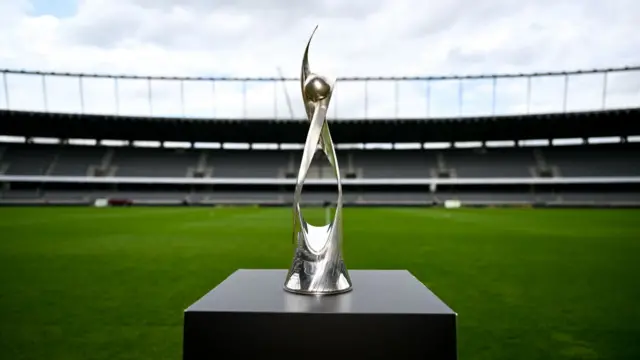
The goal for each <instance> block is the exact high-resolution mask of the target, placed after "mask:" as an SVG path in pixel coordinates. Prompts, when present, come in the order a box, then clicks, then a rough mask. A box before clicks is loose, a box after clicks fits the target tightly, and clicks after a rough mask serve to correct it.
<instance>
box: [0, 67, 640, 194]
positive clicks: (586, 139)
mask: <svg viewBox="0 0 640 360" xmlns="http://www.w3.org/2000/svg"><path fill="white" fill-rule="evenodd" d="M0 72H1V74H2V81H3V95H4V96H2V98H3V105H4V107H3V109H2V110H0V135H1V136H2V139H3V142H2V143H0V183H1V184H2V185H1V188H0V204H4V205H16V204H18V205H21V204H66V205H72V204H75V205H88V204H95V202H96V200H100V199H110V201H111V202H113V203H123V204H147V205H149V204H163V205H166V204H188V205H211V204H262V205H288V204H290V202H291V200H292V196H293V195H292V194H293V184H294V176H295V174H296V172H297V168H298V165H299V162H300V156H301V150H300V148H301V144H300V143H301V142H302V141H303V140H304V139H305V135H306V131H307V123H306V122H305V120H304V119H302V117H301V116H300V117H298V116H296V110H295V108H296V107H295V106H292V105H291V103H292V99H291V98H294V100H295V99H297V96H291V97H289V93H288V92H287V91H286V88H287V86H289V85H287V84H293V85H294V86H295V83H296V81H297V79H286V78H252V79H239V78H166V77H164V78H153V77H124V76H121V77H119V76H105V75H92V74H58V73H40V72H25V71H10V70H2V71H0ZM638 75H640V67H633V68H632V67H629V68H619V69H603V70H590V71H578V72H559V73H545V74H510V75H487V76H452V77H420V78H418V77H416V78H344V79H341V80H339V81H342V82H345V83H355V84H360V85H363V88H364V92H363V98H362V99H361V100H362V103H363V104H364V105H363V107H362V108H361V109H360V110H358V111H354V110H353V106H351V107H347V108H345V107H342V108H340V107H339V106H340V103H339V102H338V110H335V113H334V116H333V118H332V119H330V120H329V126H330V127H331V133H332V135H333V139H334V141H335V142H336V143H337V144H338V158H339V163H340V166H341V171H342V172H343V174H342V177H343V179H344V180H343V185H344V193H345V194H344V195H345V205H347V206H350V205H351V206H354V205H371V204H376V205H382V204H389V205H417V206H440V205H443V204H457V205H459V204H462V205H463V206H465V205H468V206H475V205H477V206H486V205H503V206H504V205H516V206H638V205H640V122H639V121H638V117H639V115H640V91H638V89H636V90H634V89H631V90H629V86H627V85H624V84H632V86H635V85H633V84H637V83H640V82H638V81H637V80H638V79H640V76H638ZM582 77H590V78H591V79H595V80H597V81H595V82H593V81H592V83H591V85H590V86H589V87H588V88H586V87H578V88H577V89H575V90H574V92H575V95H574V93H572V91H571V90H570V89H572V87H571V84H572V82H576V83H578V84H580V83H581V81H583V80H581V79H582ZM614 77H618V79H619V81H621V84H623V85H621V86H613V85H612V83H613V80H612V79H613V78H614ZM17 78H23V79H29V81H32V82H34V81H33V80H34V79H35V80H36V81H35V83H36V84H41V86H40V87H39V88H38V87H30V88H29V87H26V86H23V85H20V84H21V83H20V82H19V81H17V80H16V79H17ZM54 78H56V79H64V81H66V83H65V85H61V87H60V88H57V89H56V88H52V87H51V84H52V82H53V80H52V79H54ZM543 78H552V79H556V80H558V82H559V84H560V88H559V89H560V90H559V92H558V95H557V96H556V95H554V96H552V97H551V98H552V99H553V100H554V101H555V103H556V104H559V106H557V107H555V108H553V107H544V106H543V107H539V108H538V111H536V109H534V108H535V104H536V102H535V101H534V100H533V98H534V97H535V96H534V92H533V90H532V84H536V83H537V82H538V81H539V79H543ZM92 80H96V81H97V80H100V81H104V82H108V83H110V84H113V87H112V89H115V92H110V93H109V94H111V95H113V96H112V97H113V100H114V101H113V103H114V104H115V105H114V108H113V109H111V110H108V109H107V110H105V109H104V107H103V108H101V109H100V111H97V110H92V109H91V108H90V107H89V106H88V103H87V99H88V98H89V97H90V96H89V94H90V93H97V94H101V92H100V91H98V90H100V89H102V90H104V89H103V88H95V89H94V90H95V91H93V90H87V89H88V88H89V86H88V85H87V84H88V82H90V81H92ZM502 80H505V81H518V82H520V83H522V84H523V89H524V91H521V93H522V94H523V95H524V96H522V98H521V99H520V100H519V102H513V101H512V100H511V102H507V103H506V105H505V106H500V104H499V102H498V98H499V96H498V95H499V94H507V95H509V94H511V93H512V92H514V90H513V87H511V86H507V87H506V88H505V89H503V90H500V88H499V87H498V84H499V83H500V82H501V81H502ZM128 81H129V82H134V81H135V82H138V83H140V82H141V83H142V88H141V89H143V90H146V92H144V91H143V92H142V93H141V92H140V91H138V92H136V91H134V92H132V93H131V94H137V95H135V96H134V95H127V94H121V92H120V89H121V88H122V87H124V86H125V85H124V84H125V83H126V82H128ZM157 82H161V83H162V82H168V83H171V84H173V88H177V89H179V90H178V92H177V93H176V98H177V99H178V101H177V106H176V107H175V109H173V110H171V111H166V112H165V113H162V112H159V110H158V107H157V106H155V107H154V105H155V104H156V103H157V102H158V101H155V100H154V95H153V94H158V93H159V92H158V91H156V92H154V88H153V85H152V84H154V83H157ZM379 82H385V83H388V84H390V85H389V86H388V87H389V89H391V91H390V93H391V94H392V95H391V96H389V97H388V98H387V99H388V100H387V103H388V104H387V103H385V106H386V109H387V110H388V111H386V112H385V111H382V110H381V111H378V110H377V109H383V108H384V107H385V106H381V105H380V100H379V99H378V98H376V97H375V96H374V95H371V96H369V95H368V94H369V92H368V90H367V89H369V88H371V87H374V86H376V85H375V84H377V83H379ZM444 82H446V83H451V84H453V87H454V89H455V91H454V92H453V95H452V94H447V93H446V92H445V91H443V92H445V94H444V95H442V96H441V97H442V98H444V99H446V100H443V101H441V102H440V103H445V104H447V106H446V107H445V111H443V112H441V114H440V115H437V114H433V112H432V110H433V106H432V105H433V103H434V102H435V101H436V100H433V99H437V98H438V95H437V93H436V92H435V90H434V89H436V88H437V87H438V84H441V83H444ZM476 82H477V83H480V84H476ZM187 83H198V84H205V85H206V87H207V88H212V89H213V88H215V85H216V84H229V83H231V84H240V86H239V88H240V89H242V90H241V91H240V92H238V94H239V95H238V96H239V97H240V100H239V101H236V102H235V103H234V104H235V105H234V106H235V107H236V108H238V109H240V114H236V115H235V116H222V115H215V113H216V112H215V111H211V112H210V113H208V112H207V111H203V110H202V108H199V111H197V112H194V113H191V112H189V111H187V110H188V109H187V107H188V106H187V102H188V101H187V99H188V98H189V96H188V94H187V90H185V89H186V88H187ZM253 83H259V84H262V85H261V86H263V88H264V86H267V87H269V88H273V89H274V90H273V96H272V97H273V99H270V100H265V101H262V104H263V103H266V102H270V101H271V100H273V101H271V102H272V104H273V107H272V109H270V110H265V109H266V108H265V107H264V106H263V107H262V108H261V109H262V110H260V111H258V112H257V113H256V112H254V116H250V113H251V109H252V106H253V105H252V104H253V103H252V99H253V98H254V96H253V95H252V94H251V91H252V90H251V86H250V85H248V84H253ZM406 83H408V84H409V86H411V87H413V88H415V87H416V86H418V85H420V86H422V87H421V89H423V90H424V93H423V95H424V96H423V99H422V100H424V102H425V103H426V106H422V105H420V106H418V105H416V104H415V103H411V104H406V103H404V102H403V95H402V94H401V91H400V90H399V89H401V88H402V86H404V85H403V84H406ZM12 84H13V85H12ZM16 84H18V85H16ZM69 84H72V85H69ZM145 84H146V86H145ZM264 84H268V85H264ZM103 85H104V84H103ZM210 85H211V86H210ZM280 85H283V86H282V89H284V91H279V90H278V88H279V86H280ZM70 86H72V87H70ZM358 86H359V85H358ZM625 86H627V87H626V88H625ZM218 87H220V86H218ZM72 88H73V89H75V90H74V91H75V92H76V93H77V94H78V96H77V97H73V96H70V95H69V93H70V91H71V90H70V89H72ZM545 89H546V88H545ZM212 91H213V90H212ZM219 91H220V90H219ZM256 91H258V90H256ZM634 91H635V93H634ZM585 92H586V93H589V92H590V93H591V94H597V96H590V97H588V96H587V97H586V98H585V99H584V100H583V101H580V102H579V104H581V105H582V107H577V108H571V107H570V104H571V103H572V102H571V99H572V98H573V99H575V98H577V97H580V96H581V94H583V93H585ZM60 93H62V95H63V96H62V97H60ZM103 93H104V92H103ZM160 93H161V94H162V92H160ZM280 93H282V95H279V94H280ZM24 94H30V97H29V96H27V97H25V95H24ZM36 94H41V99H42V102H41V104H40V105H41V106H40V107H38V106H34V105H33V102H31V103H30V102H29V101H25V100H22V102H21V100H20V99H21V97H22V99H31V100H33V98H35V97H36V96H35V95H36ZM295 94H298V92H296V93H295ZM479 94H484V95H483V96H479ZM629 94H631V95H629ZM634 94H635V95H634ZM94 95H95V94H94ZM465 95H466V96H465ZM56 96H58V97H60V98H61V99H62V101H61V103H62V104H65V105H66V106H67V107H66V108H65V109H61V108H60V107H56V106H54V105H55V103H54V102H52V99H54V98H55V97H56ZM104 96H107V95H106V93H104ZM136 96H137V98H138V100H139V101H138V102H137V103H136V104H138V105H139V104H140V103H143V104H146V105H148V107H147V108H146V109H145V108H144V106H143V107H140V106H137V107H136V106H133V107H132V108H136V109H137V110H139V111H138V113H127V112H126V111H123V110H122V105H123V104H124V103H125V102H126V101H127V100H130V98H131V97H136ZM156 96H159V97H160V103H163V102H167V99H168V98H170V96H169V97H167V96H168V95H166V92H165V93H164V95H156ZM200 96H201V97H202V95H200ZM263 97H264V96H263ZM336 97H338V98H339V97H340V94H337V95H336ZM414 97H415V96H414ZM212 98H213V97H212ZM479 98H480V100H482V101H479V100H478V99H479ZM70 99H71V100H70ZM283 99H284V101H285V102H286V104H285V106H284V108H285V109H287V108H288V111H285V113H287V112H288V115H286V116H283V115H282V112H283V110H282V109H283V106H282V104H280V102H281V101H283ZM465 99H469V100H468V103H467V102H465ZM621 99H622V100H624V99H626V102H625V101H622V100H621ZM207 101H208V100H207V99H204V100H202V102H203V103H205V104H206V103H207ZM229 102H232V103H233V101H229ZM293 103H294V104H295V103H296V101H293ZM69 104H74V105H73V106H69ZM403 104H404V105H403ZM611 104H613V105H611ZM263 105H264V104H263ZM74 106H75V107H74ZM260 106H262V105H259V106H256V108H260ZM141 108H142V110H140V109H141ZM416 108H420V110H419V111H417V110H416ZM176 109H177V110H176ZM339 109H343V110H342V112H340V110H339ZM270 111H271V112H270ZM134 112H135V111H134ZM380 114H382V115H380ZM387 115H388V116H387ZM331 178H332V177H331V174H330V171H329V167H328V164H323V163H321V162H320V159H318V162H314V165H313V167H312V169H311V170H310V172H309V179H308V180H307V182H306V184H308V185H307V186H306V187H305V194H304V195H303V197H304V201H305V203H307V204H309V205H313V204H322V203H326V202H330V201H333V200H335V197H336V195H335V191H334V190H333V189H334V188H335V187H334V186H332V185H333V184H334V182H335V180H332V179H331Z"/></svg>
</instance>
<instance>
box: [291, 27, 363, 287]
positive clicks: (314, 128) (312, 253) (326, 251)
mask: <svg viewBox="0 0 640 360" xmlns="http://www.w3.org/2000/svg"><path fill="white" fill-rule="evenodd" d="M317 28H318V27H317V26H316V28H315V29H314V30H313V33H312V34H311V37H310V38H309V41H308V42H307V47H306V49H305V51H304V56H303V58H302V71H301V74H300V85H301V90H302V99H303V101H304V107H305V110H306V114H307V118H308V120H309V132H308V133H307V139H306V141H305V144H304V150H303V153H302V161H301V162H300V169H299V170H298V175H297V177H296V187H295V192H294V197H293V241H294V244H295V254H294V258H293V262H292V264H291V268H290V269H289V271H288V273H287V276H286V279H285V283H284V289H285V290H286V291H289V292H292V293H297V294H307V295H330V294H339V293H344V292H348V291H349V290H351V289H352V284H351V278H350V277H349V273H348V271H347V268H346V267H345V264H344V260H343V259H342V184H341V181H340V169H339V166H338V158H337V157H336V151H335V147H334V144H333V140H332V139H331V133H330V132H329V125H328V124H327V111H328V108H329V103H330V101H331V95H332V93H333V90H334V88H335V83H336V80H335V79H328V78H326V77H324V76H321V75H318V74H315V73H313V72H311V70H309V59H308V55H309V45H310V44H311V39H312V38H313V34H315V32H316V30H317ZM318 145H319V149H318ZM317 150H321V151H322V152H323V153H324V155H325V156H326V157H327V159H328V160H329V163H330V164H331V167H332V169H333V172H334V174H335V176H336V180H337V186H338V200H337V202H336V208H335V214H334V216H333V219H332V220H331V221H330V222H329V223H328V224H326V225H324V226H313V225H310V224H309V223H307V222H306V221H305V219H304V216H303V214H302V210H301V208H300V200H301V194H302V187H303V185H304V181H305V179H306V177H307V172H308V171H309V167H310V166H311V161H312V160H313V157H314V155H315V153H316V151H317Z"/></svg>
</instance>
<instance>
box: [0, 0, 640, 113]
mask: <svg viewBox="0 0 640 360" xmlns="http://www.w3.org/2000/svg"><path fill="white" fill-rule="evenodd" d="M31 10H33V9H32V7H31V6H30V4H29V3H28V1H24V0H19V1H4V2H0V48H2V49H3V51H2V52H0V68H10V69H23V68H24V69H29V70H44V71H62V72H66V71H72V72H89V73H101V74H133V75H144V76H146V75H161V76H174V75H175V76H236V77H248V76H278V73H277V70H276V69H277V67H281V68H282V71H283V72H284V75H285V76H289V77H296V76H298V73H299V67H300V61H301V57H302V51H303V50H304V45H305V43H306V40H307V37H308V36H309V34H310V32H311V30H312V29H313V27H314V26H315V25H316V24H318V25H319V26H320V27H319V29H318V32H317V33H316V37H315V39H314V42H313V44H312V48H311V53H310V62H311V67H312V69H313V70H315V71H317V72H320V73H326V74H327V75H334V76H369V75H371V76H422V75H450V74H483V73H514V72H515V73H520V72H531V71H542V72H544V71H558V70H561V71H564V70H574V69H589V68H601V67H618V66H625V65H638V64H640V37H638V36H637V24H638V23H640V3H638V2H637V1H635V0H610V1H597V0H565V1H561V0H555V1H552V0H539V1H533V0H529V1H527V0H520V1H513V0H494V1H471V0H454V1H446V2H443V1H435V0H415V1H410V0H350V1H343V0H324V1H320V0H318V1H290V0H271V1H264V0H252V1H250V0H243V1H241V0H235V1H232V0H217V1H205V0H200V1H197V0H182V1H180V0H175V1H170V0H160V1H159V0H153V1H152V0H80V2H79V4H78V8H77V12H76V14H75V15H73V16H66V17H64V18H56V17H54V16H51V15H39V16H32V15H29V14H30V13H31ZM42 83H43V82H42V79H41V78H40V77H38V76H30V75H29V76H28V75H13V74H12V75H9V76H8V82H7V85H8V88H9V94H8V95H9V101H10V108H12V109H28V110H43V109H44V102H45V98H44V96H43V92H42ZM602 83H603V78H602V76H596V75H583V76H579V77H572V78H571V79H570V82H569V90H568V98H567V104H566V106H567V109H568V110H581V109H597V108H600V106H601V100H602ZM147 85H148V84H147V82H146V81H144V80H119V81H118V84H117V89H118V94H119V95H118V98H117V101H116V96H115V86H116V84H115V83H114V81H113V80H111V79H93V78H86V79H83V80H82V84H81V81H80V80H79V79H77V78H64V77H47V79H46V90H47V91H46V105H47V109H48V110H50V111H63V112H77V111H80V109H81V104H82V105H83V106H84V111H85V112H91V113H115V112H116V109H117V110H118V112H119V113H121V114H135V115H148V114H150V113H151V114H153V115H159V116H164V115H170V116H176V115H177V116H179V115H181V114H182V113H183V111H184V114H185V115H186V116H197V117H212V116H220V117H243V116H249V117H273V116H274V113H277V116H278V117H280V118H283V117H289V114H288V107H287V103H286V99H285V96H284V92H283V85H284V84H282V83H276V84H274V83H264V82H262V83H260V82H253V83H247V84H244V85H243V84H241V83H232V82H216V83H215V84H213V83H211V82H202V81H199V82H198V81H191V82H185V83H184V84H183V89H184V92H183V94H184V104H183V103H182V100H181V99H182V97H181V94H182V93H181V85H180V83H179V82H176V81H154V82H153V83H152V102H151V105H152V106H151V107H150V106H149V98H148V92H147V90H148V88H147ZM80 86H82V89H83V96H82V97H81V96H80V94H79V93H80ZM563 86H564V79H563V78H562V77H554V78H535V79H533V80H532V82H531V94H530V101H529V102H527V81H526V79H500V80H499V81H498V82H497V88H496V103H495V106H496V111H497V113H499V114H501V113H513V112H526V111H531V112H546V111H558V110H561V109H562V108H563V92H564V90H563ZM286 87H287V90H288V93H289V94H290V96H291V99H292V105H293V107H294V111H295V114H296V116H298V117H302V116H303V107H302V102H301V100H300V93H299V87H298V83H297V82H290V83H287V84H286ZM243 88H244V90H243ZM364 89H365V86H364V83H362V82H358V83H354V82H347V81H343V82H340V83H339V84H338V86H337V88H336V93H335V95H334V100H333V101H334V102H333V104H332V105H331V106H332V110H331V111H330V113H331V114H332V115H334V116H339V117H363V116H365V115H366V116H368V117H394V116H399V117H424V116H427V115H429V116H457V115H458V112H459V111H461V113H462V114H463V115H478V114H487V113H491V112H492V111H493V103H492V100H491V99H492V95H493V86H492V80H491V79H487V80H466V81H464V82H463V88H462V90H463V91H462V96H463V98H462V102H459V99H458V96H459V94H460V91H459V90H460V88H459V83H458V82H456V81H448V82H443V81H439V82H436V81H434V82H431V83H430V84H429V87H428V88H427V84H426V83H425V82H410V81H403V82H398V83H397V84H396V83H394V82H373V81H372V82H368V84H367V97H366V99H365V96H364ZM396 91H397V93H396ZM427 92H428V93H429V94H430V95H429V98H430V104H427ZM243 94H244V95H243ZM5 95H6V94H5V92H4V89H3V87H0V107H6V101H5V99H6V96H5ZM459 103H461V104H462V106H461V108H460V109H459V108H458V106H459ZM607 105H608V107H625V106H639V105H640V72H635V73H616V74H611V75H610V76H609V77H608V91H607ZM116 106H117V107H116ZM365 109H366V110H365Z"/></svg>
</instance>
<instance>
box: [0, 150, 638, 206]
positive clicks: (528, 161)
mask: <svg viewBox="0 0 640 360" xmlns="http://www.w3.org/2000/svg"><path fill="white" fill-rule="evenodd" d="M2 149H3V150H2V157H1V158H0V165H1V166H2V170H3V172H2V174H0V175H8V176H18V177H20V176H33V175H35V176H45V177H47V178H48V179H49V180H50V181H51V182H52V183H53V185H50V184H41V183H35V184H34V183H30V184H26V183H22V182H20V181H16V182H14V184H13V186H9V185H7V183H5V186H4V188H3V190H2V191H1V192H0V199H1V200H2V201H4V202H16V201H23V202H47V203H56V202H59V203H69V202H82V203H91V202H93V201H95V199H98V198H125V199H135V201H137V202H140V203H146V204H153V203H167V202H169V203H189V204H198V203H206V204H210V203H251V202H260V203H272V204H277V203H288V202H290V201H291V200H292V198H291V196H292V192H291V191H290V189H289V188H288V187H287V186H284V187H283V186H273V187H272V188H267V189H258V190H254V189H246V188H244V187H243V186H242V183H243V181H244V180H243V179H258V180H260V179H262V180H269V179H287V178H291V177H292V176H294V175H295V169H296V165H297V162H298V161H300V153H299V151H295V150H224V149H223V150H216V149H206V150H201V149H161V148H155V149H153V148H135V147H105V146H73V145H37V144H5V145H4V146H3V148H2ZM339 161H340V162H341V164H342V166H343V174H342V176H343V178H346V179H352V180H358V179H364V180H367V179H372V180H376V179H378V180H385V179H396V180H403V179H404V180H406V179H420V180H425V179H449V180H456V179H462V180H465V179H471V180H473V179H476V180H478V179H480V181H482V179H496V178H499V179H524V178H528V179H541V178H543V179H544V178H546V179H550V180H552V179H561V178H568V179H573V178H584V177H636V176H639V175H640V144H606V145H581V146H561V147H534V148H491V149H487V148H478V149H441V150H344V151H341V152H340V158H339ZM548 169H551V170H550V171H546V170H548ZM65 177H81V178H94V179H100V178H110V179H111V178H115V179H127V178H134V179H135V178H157V179H166V178H181V179H184V180H187V179H201V180H205V181H206V180H207V179H231V180H233V179H236V180H237V179H239V180H237V184H236V185H235V186H234V187H232V188H231V189H229V188H224V187H223V188H222V189H220V188H219V186H215V187H216V190H215V191H214V190H212V189H207V188H206V185H203V186H200V185H195V186H188V185H185V186H180V185H177V188H164V189H163V188H138V187H134V188H133V190H128V189H127V188H128V185H126V181H125V184H121V185H117V184H116V185H114V188H112V189H105V188H104V186H103V187H101V186H97V187H94V188H91V187H90V188H89V189H87V188H86V187H85V188H82V186H81V187H80V189H78V184H69V183H67V184H66V185H65V184H57V185H56V184H55V183H56V179H57V178H65ZM309 179H321V180H322V179H325V180H330V179H331V174H329V172H328V167H326V166H322V165H319V166H316V167H315V168H313V169H312V170H311V171H310V173H309ZM187 184H188V183H187ZM326 188H327V187H317V186H316V189H315V190H313V191H310V192H309V193H308V194H307V195H305V198H304V200H305V202H306V203H309V204H320V203H322V202H325V201H331V200H335V197H336V195H335V193H334V192H331V191H327V190H326ZM441 188H442V190H436V191H431V190H430V189H429V188H428V186H422V187H421V188H418V189H413V188H409V189H408V190H407V189H406V188H404V189H397V188H396V189H395V190H394V191H382V190H379V189H376V190H373V191H372V190H370V189H369V188H367V187H359V188H358V187H347V190H346V193H345V202H346V203H390V204H391V203H396V204H409V203H415V204H438V203H443V202H444V201H446V200H451V199H455V200H460V201H462V202H464V203H465V204H536V203H546V204H549V203H572V204H576V203H581V204H589V203H616V204H633V203H640V193H638V192H635V191H629V190H628V185H624V184H623V185H621V186H619V187H616V186H614V185H608V187H607V188H606V189H599V190H597V191H591V190H588V191H586V190H581V189H580V188H578V189H572V188H570V189H566V188H560V189H554V188H553V187H552V186H551V187H550V186H544V185H538V186H531V187H530V188H527V187H526V186H520V187H516V188H515V190H513V189H511V188H509V187H508V186H501V187H496V188H482V189H480V190H477V189H473V188H472V189H467V188H466V187H464V186H463V187H460V185H458V186H453V187H451V186H450V187H449V188H447V186H443V187H441Z"/></svg>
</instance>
